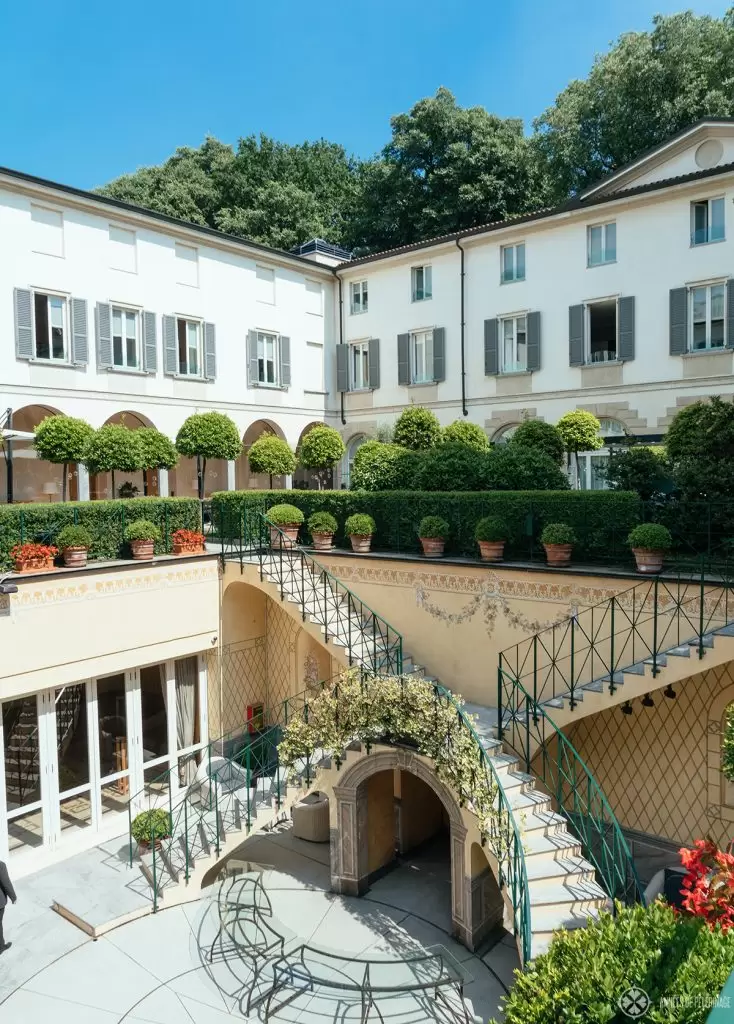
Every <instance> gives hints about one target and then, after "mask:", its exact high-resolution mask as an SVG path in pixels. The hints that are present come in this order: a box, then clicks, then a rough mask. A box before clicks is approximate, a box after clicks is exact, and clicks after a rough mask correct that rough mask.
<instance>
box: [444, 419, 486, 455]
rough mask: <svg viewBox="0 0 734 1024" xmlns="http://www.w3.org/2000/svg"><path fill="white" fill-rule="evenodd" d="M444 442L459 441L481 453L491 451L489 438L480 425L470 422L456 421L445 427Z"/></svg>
mask: <svg viewBox="0 0 734 1024" xmlns="http://www.w3.org/2000/svg"><path fill="white" fill-rule="evenodd" d="M443 440H444V442H446V441H459V442H460V443H461V444H468V445H469V446H470V447H471V448H476V449H477V450H478V451H480V452H488V451H489V438H488V437H487V435H486V434H485V432H484V431H483V430H482V428H481V427H480V426H479V424H478V423H471V422H470V421H469V420H454V422H453V423H449V425H448V426H447V427H444V430H443Z"/></svg>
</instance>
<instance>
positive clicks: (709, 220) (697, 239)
mask: <svg viewBox="0 0 734 1024" xmlns="http://www.w3.org/2000/svg"><path fill="white" fill-rule="evenodd" d="M723 240H724V199H723V197H722V196H718V197H717V198H716V199H702V200H700V202H697V203H691V245H706V243H707V242H723Z"/></svg>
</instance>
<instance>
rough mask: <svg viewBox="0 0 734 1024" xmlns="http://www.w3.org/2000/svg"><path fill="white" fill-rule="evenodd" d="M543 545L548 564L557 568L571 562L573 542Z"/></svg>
mask: <svg viewBox="0 0 734 1024" xmlns="http://www.w3.org/2000/svg"><path fill="white" fill-rule="evenodd" d="M543 547H544V548H545V557H546V558H547V559H548V565H552V566H553V567H555V568H557V567H559V566H562V565H570V564H571V552H572V551H573V544H544V545H543Z"/></svg>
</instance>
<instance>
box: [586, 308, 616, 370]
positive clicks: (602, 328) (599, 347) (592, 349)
mask: <svg viewBox="0 0 734 1024" xmlns="http://www.w3.org/2000/svg"><path fill="white" fill-rule="evenodd" d="M585 333H586V337H587V338H588V343H587V351H586V361H587V363H610V362H614V360H615V359H616V358H617V300H616V299H605V300H604V301H603V302H590V303H588V305H587V306H586V332H585Z"/></svg>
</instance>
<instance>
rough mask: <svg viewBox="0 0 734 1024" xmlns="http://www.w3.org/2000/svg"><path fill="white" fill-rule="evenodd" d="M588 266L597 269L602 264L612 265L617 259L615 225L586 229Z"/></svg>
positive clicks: (611, 222)
mask: <svg viewBox="0 0 734 1024" xmlns="http://www.w3.org/2000/svg"><path fill="white" fill-rule="evenodd" d="M586 246H587V257H588V265H589V266H590V267H599V266H601V265H602V264H603V263H614V261H615V260H616V258H617V225H616V224H615V223H614V221H610V222H609V224H594V225H592V226H591V227H588V228H587V229H586Z"/></svg>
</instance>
